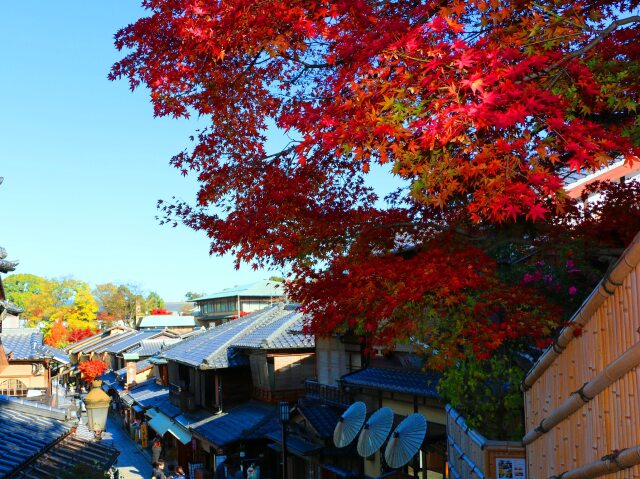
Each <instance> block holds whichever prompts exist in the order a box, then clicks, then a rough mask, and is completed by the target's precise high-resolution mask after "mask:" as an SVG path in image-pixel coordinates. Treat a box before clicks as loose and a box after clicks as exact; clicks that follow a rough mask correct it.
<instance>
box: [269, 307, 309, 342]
mask: <svg viewBox="0 0 640 479" xmlns="http://www.w3.org/2000/svg"><path fill="white" fill-rule="evenodd" d="M287 316H290V318H289V320H287V321H284V323H283V324H281V325H280V326H279V327H278V328H276V329H275V330H274V331H273V332H272V333H271V334H270V335H269V336H267V337H266V338H265V339H263V340H262V344H263V345H264V346H270V345H271V344H272V342H273V340H274V339H276V338H278V337H279V336H280V335H282V334H284V333H288V329H289V328H290V327H291V326H293V325H294V324H295V323H296V322H297V321H298V319H299V317H302V313H301V312H300V311H293V312H292V313H290V314H288V315H287ZM285 317H286V316H285Z"/></svg>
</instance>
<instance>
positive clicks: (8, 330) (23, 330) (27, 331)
mask: <svg viewBox="0 0 640 479" xmlns="http://www.w3.org/2000/svg"><path fill="white" fill-rule="evenodd" d="M38 331H40V330H39V329H38V328H3V330H2V333H1V334H2V335H3V336H4V335H5V334H7V333H8V334H11V333H15V334H33V333H37V332H38Z"/></svg>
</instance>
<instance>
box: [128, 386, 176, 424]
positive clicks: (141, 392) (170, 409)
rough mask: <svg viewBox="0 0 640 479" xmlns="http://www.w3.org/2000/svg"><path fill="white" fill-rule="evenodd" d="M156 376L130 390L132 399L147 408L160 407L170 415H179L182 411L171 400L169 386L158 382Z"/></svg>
mask: <svg viewBox="0 0 640 479" xmlns="http://www.w3.org/2000/svg"><path fill="white" fill-rule="evenodd" d="M155 381H156V380H155V378H152V379H150V380H148V381H145V382H144V383H140V384H139V385H137V386H136V387H135V388H134V389H133V390H132V391H130V392H129V396H130V397H131V399H132V400H133V401H134V402H136V403H138V404H140V406H142V407H144V408H145V409H148V408H152V407H155V408H158V409H159V410H160V411H162V412H163V413H164V414H166V415H167V416H169V417H175V416H178V415H179V414H180V413H181V412H182V411H180V408H178V407H176V406H174V405H173V404H171V403H170V402H169V388H168V387H166V386H160V385H158V384H156V382H155Z"/></svg>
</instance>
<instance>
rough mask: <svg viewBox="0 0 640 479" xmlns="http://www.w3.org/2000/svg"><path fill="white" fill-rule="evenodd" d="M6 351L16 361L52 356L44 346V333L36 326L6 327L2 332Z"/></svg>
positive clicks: (0, 336)
mask: <svg viewBox="0 0 640 479" xmlns="http://www.w3.org/2000/svg"><path fill="white" fill-rule="evenodd" d="M0 338H1V339H2V345H3V347H4V350H5V352H6V353H7V354H8V353H12V357H11V358H12V359H13V360H16V361H28V360H30V359H44V358H47V357H50V356H51V354H48V353H47V351H46V350H45V347H44V346H43V343H42V341H43V339H44V335H43V334H42V333H41V332H40V331H39V330H37V329H35V328H20V329H5V330H3V331H2V334H0Z"/></svg>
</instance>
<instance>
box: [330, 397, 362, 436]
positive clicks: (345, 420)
mask: <svg viewBox="0 0 640 479" xmlns="http://www.w3.org/2000/svg"><path fill="white" fill-rule="evenodd" d="M366 416H367V406H366V405H365V404H364V403H363V402H362V401H358V402H354V403H353V404H352V405H351V406H349V408H348V409H347V410H346V411H345V412H344V413H343V414H342V416H340V419H338V424H336V428H335V430H334V431H333V442H334V443H335V445H336V446H337V447H345V446H348V445H349V444H350V443H351V441H353V440H354V439H355V438H356V436H357V434H358V433H359V432H360V429H362V425H363V424H364V419H365V417H366Z"/></svg>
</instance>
